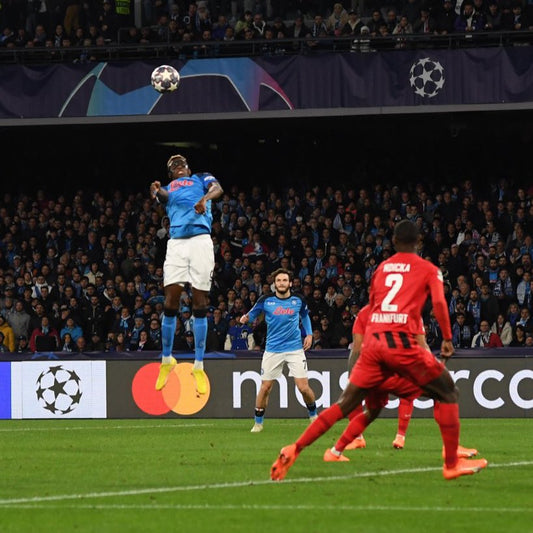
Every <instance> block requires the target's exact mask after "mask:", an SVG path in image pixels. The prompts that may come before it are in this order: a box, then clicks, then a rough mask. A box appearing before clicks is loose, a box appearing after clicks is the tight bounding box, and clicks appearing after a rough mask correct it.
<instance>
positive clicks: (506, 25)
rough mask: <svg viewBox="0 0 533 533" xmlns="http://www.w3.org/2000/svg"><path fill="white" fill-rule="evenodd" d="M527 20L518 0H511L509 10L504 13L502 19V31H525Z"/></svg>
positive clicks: (527, 24)
mask: <svg viewBox="0 0 533 533" xmlns="http://www.w3.org/2000/svg"><path fill="white" fill-rule="evenodd" d="M528 26H529V22H528V20H527V17H526V15H525V13H524V12H523V9H522V2H520V0H513V3H512V5H511V12H510V13H506V14H505V15H504V16H503V19H502V30H504V31H527V30H528V29H529V27H528Z"/></svg>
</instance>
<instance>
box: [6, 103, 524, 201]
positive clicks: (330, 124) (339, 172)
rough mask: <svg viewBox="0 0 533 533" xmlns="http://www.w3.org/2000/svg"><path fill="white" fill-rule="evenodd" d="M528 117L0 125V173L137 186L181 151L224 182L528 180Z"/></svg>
mask: <svg viewBox="0 0 533 533" xmlns="http://www.w3.org/2000/svg"><path fill="white" fill-rule="evenodd" d="M532 123H533V116H532V112H529V111H521V112H516V111H515V112H510V111H508V112H491V113H471V114H464V113H462V114H455V115H454V114H433V115H398V116H394V115H393V116H391V115H388V116H383V115H381V116H365V117H354V116H351V117H330V118H327V117H321V118H319V117H311V118H307V119H306V118H294V119H290V118H285V119H280V118H276V119H256V120H223V121H222V120H221V121H209V122H196V123H195V122H191V123H186V124H181V123H179V124H177V123H163V124H159V123H158V124H150V123H142V124H128V125H120V124H117V125H105V126H104V125H90V126H89V125H87V126H84V125H77V126H26V127H21V128H2V129H0V142H1V143H2V147H3V150H2V165H3V170H2V174H3V175H4V176H6V177H8V178H9V180H8V183H9V184H10V185H9V187H10V190H12V191H17V190H18V191H26V192H28V190H31V189H34V188H39V187H44V188H46V189H47V190H49V191H63V192H68V191H69V190H71V191H74V190H76V189H77V188H80V187H82V188H84V189H92V188H96V189H115V188H120V189H123V190H133V191H142V190H143V188H144V187H147V185H148V184H149V183H150V181H152V180H153V179H155V178H159V179H162V180H163V181H164V179H165V172H164V168H165V167H164V165H165V162H166V160H167V158H168V156H169V155H171V154H174V153H184V154H186V155H187V157H188V158H189V161H190V163H191V168H193V169H194V170H198V171H200V170H209V171H211V172H213V173H214V174H215V175H216V176H217V177H219V178H220V179H221V180H223V181H224V183H225V184H226V186H228V185H229V184H235V185H243V184H247V185H249V184H250V183H251V182H253V183H257V184H258V185H260V186H262V187H263V188H264V189H265V190H267V189H268V187H273V188H279V187H283V186H286V185H288V184H290V183H298V184H300V185H302V184H317V185H321V184H325V183H328V184H331V185H335V186H352V187H353V186H356V187H357V186H361V185H363V184H368V183H372V182H374V183H375V182H382V183H392V184H396V185H402V184H407V183H410V182H417V181H422V182H424V183H435V184H439V185H441V184H445V183H451V182H453V183H457V182H458V180H463V179H467V178H468V179H472V180H474V182H477V183H478V184H479V185H484V184H486V183H488V182H491V181H496V180H497V179H499V178H501V177H506V178H507V179H511V180H512V179H520V180H527V179H530V177H531V170H530V169H531V165H530V161H529V159H530V156H529V154H530V153H531V149H532V147H533V142H532V134H531V132H532V131H533V130H532V128H531V124H532Z"/></svg>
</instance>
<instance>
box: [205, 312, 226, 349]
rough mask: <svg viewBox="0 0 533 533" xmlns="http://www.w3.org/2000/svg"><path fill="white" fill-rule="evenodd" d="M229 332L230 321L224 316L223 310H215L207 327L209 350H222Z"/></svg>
mask: <svg viewBox="0 0 533 533" xmlns="http://www.w3.org/2000/svg"><path fill="white" fill-rule="evenodd" d="M227 334H228V323H227V321H226V320H225V318H224V317H223V316H222V311H221V310H220V309H218V308H215V309H214V310H213V315H212V317H210V318H209V321H208V329H207V341H206V343H207V351H210V352H213V351H215V352H216V351H222V350H224V343H225V341H226V335H227Z"/></svg>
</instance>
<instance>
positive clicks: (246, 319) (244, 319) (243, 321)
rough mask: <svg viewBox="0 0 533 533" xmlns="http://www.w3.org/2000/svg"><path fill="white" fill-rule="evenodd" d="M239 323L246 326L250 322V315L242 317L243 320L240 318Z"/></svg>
mask: <svg viewBox="0 0 533 533" xmlns="http://www.w3.org/2000/svg"><path fill="white" fill-rule="evenodd" d="M239 322H240V323H241V324H246V323H247V322H248V314H245V315H242V316H241V318H239Z"/></svg>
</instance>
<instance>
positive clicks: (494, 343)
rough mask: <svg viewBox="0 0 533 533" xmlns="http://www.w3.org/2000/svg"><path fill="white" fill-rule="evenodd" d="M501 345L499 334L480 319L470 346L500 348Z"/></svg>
mask: <svg viewBox="0 0 533 533" xmlns="http://www.w3.org/2000/svg"><path fill="white" fill-rule="evenodd" d="M502 346H503V343H502V340H501V339H500V337H499V335H498V334H497V333H494V332H492V331H491V330H490V327H489V323H488V322H487V321H486V320H482V321H481V323H480V324H479V332H478V333H476V334H475V335H474V338H473V339H472V348H501V347H502Z"/></svg>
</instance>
